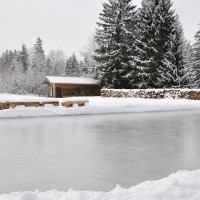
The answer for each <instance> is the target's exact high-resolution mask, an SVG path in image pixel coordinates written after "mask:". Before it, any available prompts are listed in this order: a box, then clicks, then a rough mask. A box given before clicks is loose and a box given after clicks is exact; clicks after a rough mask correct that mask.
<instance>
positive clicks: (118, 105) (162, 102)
mask: <svg viewBox="0 0 200 200" xmlns="http://www.w3.org/2000/svg"><path fill="white" fill-rule="evenodd" d="M78 99H89V104H88V105H87V106H85V107H77V106H75V107H72V108H64V107H54V106H51V105H49V106H48V105H47V106H45V107H39V108H24V107H23V106H19V107H17V108H15V109H8V110H2V111H0V118H17V117H41V116H43V117H44V116H67V115H89V114H109V113H134V112H161V111H174V110H197V109H200V101H194V100H185V99H176V100H174V99H136V98H103V97H89V98H85V97H84V98H83V97H80V98H78V97H77V98H69V100H78ZM52 100H58V99H53V98H51V99H49V98H43V97H34V96H20V95H7V94H0V102H4V101H40V102H42V101H52ZM64 100H67V99H60V101H64Z"/></svg>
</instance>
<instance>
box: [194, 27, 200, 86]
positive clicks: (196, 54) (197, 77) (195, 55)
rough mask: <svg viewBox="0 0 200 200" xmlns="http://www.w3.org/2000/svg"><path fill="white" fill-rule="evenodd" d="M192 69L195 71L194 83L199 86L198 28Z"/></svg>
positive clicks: (199, 37) (199, 36)
mask: <svg viewBox="0 0 200 200" xmlns="http://www.w3.org/2000/svg"><path fill="white" fill-rule="evenodd" d="M193 51H194V52H193V59H192V60H193V71H194V73H195V77H194V85H195V87H197V88H200V30H198V31H197V33H196V35H195V44H194V47H193Z"/></svg>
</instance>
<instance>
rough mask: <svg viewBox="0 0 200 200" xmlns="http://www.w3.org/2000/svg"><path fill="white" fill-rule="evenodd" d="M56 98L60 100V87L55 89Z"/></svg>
mask: <svg viewBox="0 0 200 200" xmlns="http://www.w3.org/2000/svg"><path fill="white" fill-rule="evenodd" d="M56 97H57V98H61V88H60V87H56Z"/></svg>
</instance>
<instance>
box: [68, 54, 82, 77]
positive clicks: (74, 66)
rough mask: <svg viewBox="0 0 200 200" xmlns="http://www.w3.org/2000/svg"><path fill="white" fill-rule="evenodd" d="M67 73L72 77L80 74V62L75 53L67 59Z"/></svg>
mask: <svg viewBox="0 0 200 200" xmlns="http://www.w3.org/2000/svg"><path fill="white" fill-rule="evenodd" d="M65 75H67V76H71V77H78V76H80V69H79V62H78V60H77V58H76V55H75V53H73V54H72V56H71V57H69V58H68V59H67V61H66V68H65Z"/></svg>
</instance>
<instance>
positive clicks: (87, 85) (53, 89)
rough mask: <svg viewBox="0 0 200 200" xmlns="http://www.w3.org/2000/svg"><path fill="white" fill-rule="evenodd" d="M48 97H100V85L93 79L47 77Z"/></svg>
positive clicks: (45, 81) (45, 82) (45, 80)
mask: <svg viewBox="0 0 200 200" xmlns="http://www.w3.org/2000/svg"><path fill="white" fill-rule="evenodd" d="M43 84H47V85H48V97H56V98H64V97H76V96H100V95H101V94H100V90H101V88H100V85H99V84H98V82H97V80H95V79H93V78H82V77H64V76H61V77H58V76H46V77H45V79H44V81H43Z"/></svg>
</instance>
